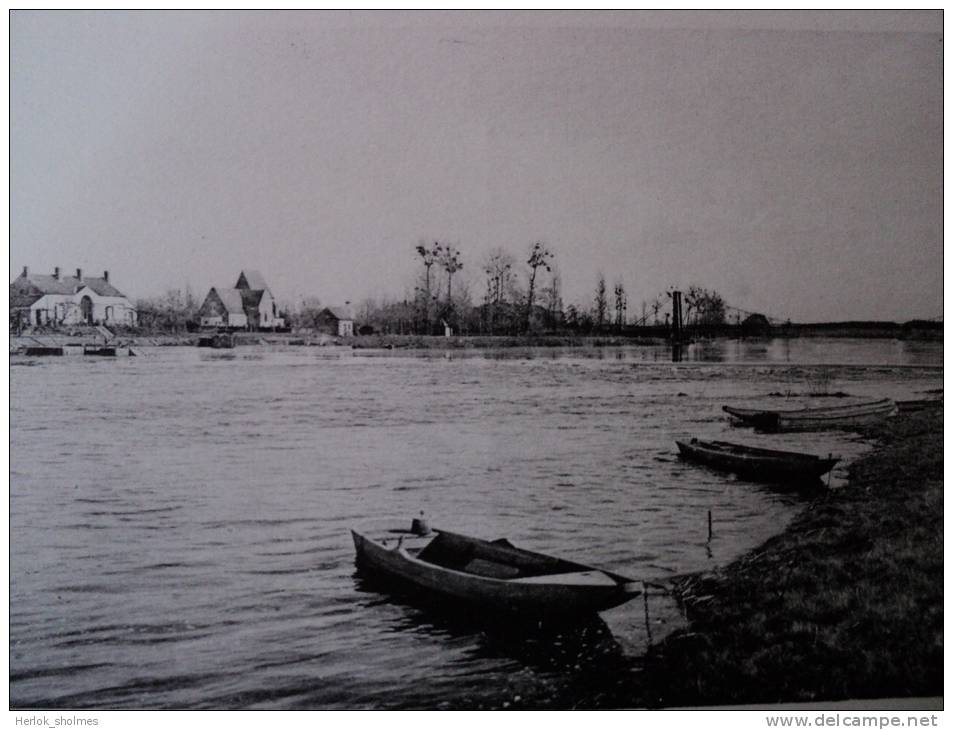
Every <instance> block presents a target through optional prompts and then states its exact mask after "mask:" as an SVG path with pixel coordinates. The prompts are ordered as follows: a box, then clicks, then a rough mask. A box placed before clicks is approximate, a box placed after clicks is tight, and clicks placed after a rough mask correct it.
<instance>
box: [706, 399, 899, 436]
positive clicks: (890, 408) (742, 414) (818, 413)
mask: <svg viewBox="0 0 953 730" xmlns="http://www.w3.org/2000/svg"><path fill="white" fill-rule="evenodd" d="M722 410H723V411H725V413H728V414H729V415H731V416H732V417H733V418H736V419H737V420H738V421H740V422H741V423H742V424H743V425H746V426H754V427H756V428H760V429H763V430H766V431H813V430H818V429H823V428H839V427H844V426H859V425H862V424H865V423H873V422H875V421H879V420H881V419H883V418H886V417H888V416H892V415H893V414H894V413H896V410H897V406H896V404H895V403H894V402H893V401H892V400H890V399H889V398H883V399H882V400H875V401H867V402H865V403H853V404H850V405H843V406H827V407H823V408H799V409H796V410H767V409H760V408H734V407H732V406H722Z"/></svg>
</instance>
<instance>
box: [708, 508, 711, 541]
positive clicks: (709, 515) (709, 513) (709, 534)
mask: <svg viewBox="0 0 953 730" xmlns="http://www.w3.org/2000/svg"><path fill="white" fill-rule="evenodd" d="M708 542H711V510H708Z"/></svg>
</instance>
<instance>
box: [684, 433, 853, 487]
mask: <svg viewBox="0 0 953 730" xmlns="http://www.w3.org/2000/svg"><path fill="white" fill-rule="evenodd" d="M675 443H676V444H677V445H678V451H679V453H680V454H681V456H682V457H684V458H686V459H689V460H691V461H696V462H699V463H701V464H705V465H707V466H711V467H714V468H716V469H722V470H724V471H730V472H733V473H735V474H738V475H740V476H744V477H748V478H753V479H759V480H764V481H774V482H792V481H799V480H800V481H814V480H817V479H819V478H820V477H821V475H822V474H826V473H827V472H829V471H830V470H831V469H833V468H834V464H836V463H837V462H838V461H840V459H835V458H833V457H828V458H822V457H819V456H814V455H813V454H802V453H800V452H797V451H777V450H774V449H760V448H756V447H754V446H744V445H742V444H732V443H729V442H727V441H699V440H698V439H692V440H691V441H690V442H689V443H685V442H683V441H676V442H675Z"/></svg>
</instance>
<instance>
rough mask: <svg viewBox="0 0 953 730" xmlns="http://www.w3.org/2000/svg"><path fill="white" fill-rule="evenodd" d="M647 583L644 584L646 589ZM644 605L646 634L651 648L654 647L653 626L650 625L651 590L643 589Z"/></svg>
mask: <svg viewBox="0 0 953 730" xmlns="http://www.w3.org/2000/svg"><path fill="white" fill-rule="evenodd" d="M645 587H646V586H645V584H643V585H642V588H643V589H644V588H645ZM642 605H643V606H644V607H645V636H646V639H647V640H648V642H649V649H651V648H652V627H651V626H650V625H649V592H648V591H647V590H643V591H642Z"/></svg>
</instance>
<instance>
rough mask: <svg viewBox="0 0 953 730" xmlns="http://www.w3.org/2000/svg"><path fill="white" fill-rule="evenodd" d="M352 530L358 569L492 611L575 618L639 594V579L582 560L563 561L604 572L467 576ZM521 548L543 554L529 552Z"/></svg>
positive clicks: (430, 593)
mask: <svg viewBox="0 0 953 730" xmlns="http://www.w3.org/2000/svg"><path fill="white" fill-rule="evenodd" d="M351 534H352V537H353V539H354V547H355V550H356V552H357V565H358V568H359V569H360V570H362V571H367V572H371V573H374V574H377V575H379V576H382V577H385V578H387V579H390V580H393V581H398V582H400V583H402V584H404V586H411V587H413V588H415V589H421V590H423V591H425V592H426V593H427V594H428V595H430V596H434V597H442V598H444V599H449V600H451V601H454V602H463V603H467V604H470V605H475V606H479V607H481V609H485V610H489V611H492V612H494V613H504V614H513V615H519V616H521V617H527V616H529V617H539V618H569V617H578V616H585V615H591V614H594V613H596V612H598V611H603V610H606V609H609V608H612V607H614V606H618V605H620V604H622V603H625V602H626V601H628V600H630V599H632V598H634V597H635V596H637V595H640V594H641V584H640V583H637V582H635V581H630V580H629V579H626V578H623V577H622V576H616V575H615V574H612V573H608V572H605V571H600V570H597V569H595V568H591V567H589V566H584V565H581V564H570V563H565V565H567V566H572V567H574V568H576V569H582V570H584V571H592V572H593V573H594V574H599V575H601V576H603V579H602V581H601V582H602V584H601V585H591V584H590V585H573V584H571V583H563V584H560V583H557V582H549V581H546V578H547V577H546V576H540V577H537V578H533V579H523V580H522V581H521V580H505V579H499V578H492V577H485V576H479V575H472V574H470V573H465V572H462V571H460V570H453V569H450V568H446V567H443V566H440V565H434V564H431V563H428V562H426V561H424V560H419V559H417V558H415V557H414V556H413V555H412V554H411V553H409V552H408V551H407V550H406V549H404V548H403V547H399V546H395V547H387V546H384V545H382V544H380V543H378V542H376V541H375V540H373V539H371V538H369V537H367V536H365V535H362V534H361V533H359V532H356V531H353V530H352V531H351ZM444 534H449V533H444ZM459 537H462V536H459ZM464 539H466V538H464ZM511 549H513V550H518V549H517V548H511ZM520 552H522V553H524V554H525V555H528V556H534V555H535V556H537V557H540V558H548V556H542V555H539V554H534V553H530V552H529V551H520ZM554 578H555V577H554Z"/></svg>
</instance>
